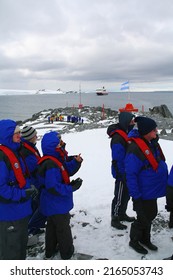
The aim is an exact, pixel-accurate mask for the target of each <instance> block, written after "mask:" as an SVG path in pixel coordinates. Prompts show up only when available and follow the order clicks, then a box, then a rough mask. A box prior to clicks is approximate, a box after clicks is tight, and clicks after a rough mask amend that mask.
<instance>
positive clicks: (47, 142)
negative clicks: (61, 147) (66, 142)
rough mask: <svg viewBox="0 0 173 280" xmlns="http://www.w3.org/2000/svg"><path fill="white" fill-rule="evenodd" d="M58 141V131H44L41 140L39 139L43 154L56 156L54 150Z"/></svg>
mask: <svg viewBox="0 0 173 280" xmlns="http://www.w3.org/2000/svg"><path fill="white" fill-rule="evenodd" d="M59 143H60V139H59V133H58V132H56V131H51V132H48V133H45V134H44V136H43V138H42V141H41V148H42V151H43V155H44V156H45V155H50V156H56V155H57V153H56V151H55V149H56V146H57V145H58V144H59Z"/></svg>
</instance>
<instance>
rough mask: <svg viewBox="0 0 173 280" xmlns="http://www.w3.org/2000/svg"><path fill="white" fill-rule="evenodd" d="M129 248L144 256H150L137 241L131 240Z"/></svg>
mask: <svg viewBox="0 0 173 280" xmlns="http://www.w3.org/2000/svg"><path fill="white" fill-rule="evenodd" d="M129 246H130V247H132V248H133V249H134V250H135V251H136V252H137V253H139V254H143V255H146V254H148V251H147V249H145V248H144V247H143V246H141V245H140V244H139V242H138V241H137V240H130V242H129Z"/></svg>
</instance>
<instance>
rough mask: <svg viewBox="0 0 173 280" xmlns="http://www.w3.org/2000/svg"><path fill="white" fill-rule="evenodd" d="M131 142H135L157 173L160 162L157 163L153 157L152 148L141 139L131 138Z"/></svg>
mask: <svg viewBox="0 0 173 280" xmlns="http://www.w3.org/2000/svg"><path fill="white" fill-rule="evenodd" d="M129 140H132V141H134V142H135V143H136V144H137V145H138V147H139V148H140V150H141V151H142V152H143V154H144V156H145V157H146V158H147V160H148V161H149V163H150V164H151V166H152V168H153V169H154V170H155V171H156V170H157V168H158V165H159V164H158V162H157V161H156V159H155V157H154V156H153V154H152V152H151V150H150V148H149V147H148V146H147V144H146V143H145V142H144V140H142V139H141V138H133V137H132V138H130V139H129Z"/></svg>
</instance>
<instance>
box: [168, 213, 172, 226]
mask: <svg viewBox="0 0 173 280" xmlns="http://www.w3.org/2000/svg"><path fill="white" fill-rule="evenodd" d="M168 226H169V228H173V212H170V216H169V223H168Z"/></svg>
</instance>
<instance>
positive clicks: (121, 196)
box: [107, 112, 135, 230]
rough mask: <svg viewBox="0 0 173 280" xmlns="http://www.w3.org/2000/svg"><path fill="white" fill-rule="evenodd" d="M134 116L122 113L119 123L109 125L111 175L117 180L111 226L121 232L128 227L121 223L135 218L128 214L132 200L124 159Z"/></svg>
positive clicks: (112, 204)
mask: <svg viewBox="0 0 173 280" xmlns="http://www.w3.org/2000/svg"><path fill="white" fill-rule="evenodd" d="M134 117H135V116H134V115H133V114H132V113H130V112H121V113H120V114H119V116H118V118H119V122H118V123H115V124H111V125H109V127H108V129H107V134H108V135H109V137H110V138H111V142H110V148H111V157H112V164H111V173H112V176H113V178H114V179H115V187H114V197H113V200H112V203H111V226H112V227H114V228H117V229H120V230H123V229H126V228H127V226H126V225H124V224H123V223H121V221H127V222H132V221H133V220H134V217H129V216H128V215H127V213H126V210H127V205H128V201H129V199H130V196H129V192H128V189H127V185H126V179H125V167H124V159H125V155H126V149H127V146H128V137H127V133H128V132H129V131H130V130H131V129H132V128H133V127H134Z"/></svg>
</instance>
